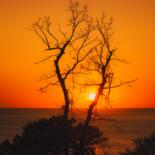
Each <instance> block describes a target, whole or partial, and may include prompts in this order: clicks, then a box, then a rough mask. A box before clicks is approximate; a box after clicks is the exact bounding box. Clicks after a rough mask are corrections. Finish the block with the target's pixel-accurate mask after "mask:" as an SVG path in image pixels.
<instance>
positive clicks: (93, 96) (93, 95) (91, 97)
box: [88, 93, 96, 101]
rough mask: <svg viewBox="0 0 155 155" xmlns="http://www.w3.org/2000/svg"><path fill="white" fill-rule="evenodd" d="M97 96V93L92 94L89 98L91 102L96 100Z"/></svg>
mask: <svg viewBox="0 0 155 155" xmlns="http://www.w3.org/2000/svg"><path fill="white" fill-rule="evenodd" d="M95 95H96V94H95V93H90V94H89V96H88V97H89V100H91V101H92V100H94V99H95Z"/></svg>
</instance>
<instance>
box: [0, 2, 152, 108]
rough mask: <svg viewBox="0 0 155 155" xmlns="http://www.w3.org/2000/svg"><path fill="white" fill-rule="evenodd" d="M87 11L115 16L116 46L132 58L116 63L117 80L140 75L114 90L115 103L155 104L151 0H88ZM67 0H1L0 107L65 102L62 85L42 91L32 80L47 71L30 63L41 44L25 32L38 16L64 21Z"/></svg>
mask: <svg viewBox="0 0 155 155" xmlns="http://www.w3.org/2000/svg"><path fill="white" fill-rule="evenodd" d="M83 2H86V3H87V4H88V7H89V12H90V14H91V15H93V16H99V15H100V13H101V12H102V11H104V12H105V13H106V15H107V16H113V17H114V31H115V35H114V45H115V46H116V47H118V55H119V56H120V57H122V58H125V59H126V60H128V61H129V62H130V64H129V65H125V64H118V65H117V66H116V67H115V70H116V71H117V73H116V75H117V76H118V77H119V78H120V79H121V80H129V79H134V78H137V77H138V79H139V80H138V81H137V82H135V83H134V84H133V86H132V87H128V86H123V87H121V88H118V89H116V90H114V91H113V92H112V98H111V104H112V105H113V107H155V93H154V90H155V80H154V79H155V42H154V40H155V30H154V27H155V9H154V8H155V1H154V0H95V1H94V0H86V1H83ZM67 6H68V0H1V1H0V19H1V24H0V34H1V36H0V52H1V57H0V75H1V76H0V107H57V106H60V105H61V104H60V103H63V96H62V94H61V91H60V89H58V88H54V89H53V88H51V89H49V91H48V93H46V94H43V95H41V94H40V93H39V91H37V89H38V88H39V87H40V86H41V83H39V82H37V81H35V79H36V78H37V77H38V76H39V75H40V74H41V73H44V72H46V71H48V68H45V67H44V66H43V65H34V62H36V61H37V60H39V59H40V58H42V57H43V56H44V52H43V50H44V46H43V44H42V43H41V42H40V40H39V39H38V38H36V36H35V35H34V34H33V33H32V32H30V31H28V30H27V29H26V28H27V27H29V26H30V25H31V24H32V23H33V21H35V20H36V19H37V17H39V16H40V17H43V16H45V15H49V16H50V17H51V20H52V21H53V22H52V23H53V24H61V23H63V24H64V23H65V20H66V19H67V12H66V9H67Z"/></svg>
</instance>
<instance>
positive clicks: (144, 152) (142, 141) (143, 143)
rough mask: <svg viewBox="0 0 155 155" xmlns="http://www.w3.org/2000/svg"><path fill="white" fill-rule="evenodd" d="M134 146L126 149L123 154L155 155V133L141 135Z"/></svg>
mask: <svg viewBox="0 0 155 155" xmlns="http://www.w3.org/2000/svg"><path fill="white" fill-rule="evenodd" d="M133 144H134V148H133V149H126V150H125V151H124V152H122V153H120V154H121V155H154V154H155V147H154V146H155V133H152V134H151V135H150V136H145V137H140V138H137V139H136V140H134V143H133Z"/></svg>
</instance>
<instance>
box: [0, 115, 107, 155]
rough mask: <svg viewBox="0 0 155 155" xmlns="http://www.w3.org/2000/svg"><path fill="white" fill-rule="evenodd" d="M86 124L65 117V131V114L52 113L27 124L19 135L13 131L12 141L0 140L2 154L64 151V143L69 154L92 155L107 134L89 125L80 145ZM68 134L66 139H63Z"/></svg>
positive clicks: (37, 154) (57, 154) (56, 153)
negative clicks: (45, 117) (48, 116)
mask: <svg viewBox="0 0 155 155" xmlns="http://www.w3.org/2000/svg"><path fill="white" fill-rule="evenodd" d="M84 128H85V126H84V125H83V124H81V123H77V122H76V120H75V119H68V120H67V121H66V129H67V133H66V131H64V117H63V116H54V117H51V118H49V119H41V120H39V121H34V122H30V123H28V124H26V125H25V126H24V128H23V132H22V134H21V135H16V136H15V137H14V138H13V142H10V141H9V140H5V141H4V142H3V143H1V144H0V154H1V155H49V154H51V155H60V154H62V155H64V154H65V149H66V143H67V146H68V152H67V154H69V155H84V154H89V155H94V154H95V146H96V145H98V146H99V147H101V148H103V146H105V145H106V142H107V138H105V137H104V136H103V133H102V132H101V131H100V130H99V128H97V127H95V126H89V128H87V130H86V133H85V136H84V137H83V146H81V145H80V143H79V142H80V140H81V137H82V136H83V132H82V131H83V130H84ZM66 136H67V141H66Z"/></svg>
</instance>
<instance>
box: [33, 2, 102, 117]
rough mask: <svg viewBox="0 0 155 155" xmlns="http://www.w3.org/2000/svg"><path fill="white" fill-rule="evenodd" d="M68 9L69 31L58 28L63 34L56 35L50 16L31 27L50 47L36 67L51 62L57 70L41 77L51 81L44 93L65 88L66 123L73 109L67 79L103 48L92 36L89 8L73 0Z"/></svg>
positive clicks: (47, 46) (43, 88)
mask: <svg viewBox="0 0 155 155" xmlns="http://www.w3.org/2000/svg"><path fill="white" fill-rule="evenodd" d="M68 9H69V13H70V19H69V21H68V26H69V30H68V31H67V32H64V31H63V30H62V29H61V27H60V26H59V28H58V33H59V34H57V35H56V34H55V33H54V32H52V30H51V28H52V27H51V22H50V18H49V17H44V18H43V19H41V18H39V19H38V21H37V22H35V23H33V25H32V27H31V30H32V31H33V32H35V34H36V35H37V36H38V37H39V38H40V39H41V41H42V42H43V43H44V45H45V46H46V50H45V51H49V55H48V56H47V57H45V58H44V59H42V60H40V61H39V62H37V63H36V64H38V63H41V62H44V61H47V60H51V62H52V65H51V68H54V70H55V71H54V72H53V73H52V74H50V75H43V76H42V77H41V78H40V79H44V80H47V79H48V80H49V81H50V82H49V83H48V84H47V85H45V86H43V87H41V88H40V90H41V92H44V91H46V90H47V88H48V87H49V86H51V85H54V86H55V85H59V86H61V89H62V91H63V95H64V100H65V105H64V118H65V119H66V120H67V118H68V113H69V108H70V96H69V95H70V94H69V89H70V88H69V87H68V86H67V80H68V79H69V78H70V77H71V75H73V74H76V68H77V66H78V65H79V64H80V63H81V62H83V61H84V60H85V59H86V58H87V57H88V55H89V54H90V53H91V52H93V51H94V50H95V49H96V47H97V46H99V43H98V42H95V39H93V38H92V35H91V33H92V31H93V29H94V28H93V21H92V19H91V18H90V17H89V16H88V11H87V7H86V6H84V7H81V6H80V4H79V2H78V1H72V0H70V4H69V8H68ZM65 59H68V62H67V63H65V61H64V60H65Z"/></svg>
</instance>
